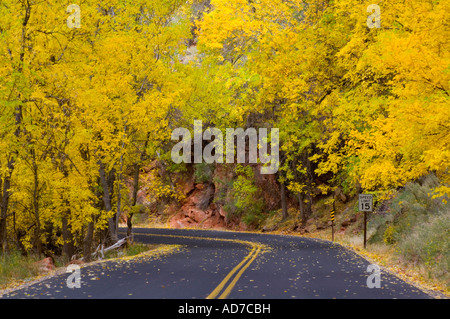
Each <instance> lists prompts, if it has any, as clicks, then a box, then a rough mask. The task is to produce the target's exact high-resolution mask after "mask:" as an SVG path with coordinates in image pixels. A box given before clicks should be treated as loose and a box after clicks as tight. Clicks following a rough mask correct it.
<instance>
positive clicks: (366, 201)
mask: <svg viewBox="0 0 450 319" xmlns="http://www.w3.org/2000/svg"><path fill="white" fill-rule="evenodd" d="M359 211H360V212H372V211H373V195H368V194H360V195H359Z"/></svg>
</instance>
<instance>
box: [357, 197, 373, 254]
mask: <svg viewBox="0 0 450 319" xmlns="http://www.w3.org/2000/svg"><path fill="white" fill-rule="evenodd" d="M358 208H359V211H360V212H364V248H366V242H367V213H368V212H373V195H369V194H360V195H359V202H358Z"/></svg>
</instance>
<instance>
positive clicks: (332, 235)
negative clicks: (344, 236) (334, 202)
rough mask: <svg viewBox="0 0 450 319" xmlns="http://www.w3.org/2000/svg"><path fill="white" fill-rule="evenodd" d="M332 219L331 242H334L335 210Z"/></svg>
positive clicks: (331, 215)
mask: <svg viewBox="0 0 450 319" xmlns="http://www.w3.org/2000/svg"><path fill="white" fill-rule="evenodd" d="M330 218H331V241H334V210H333V211H332V212H331V214H330Z"/></svg>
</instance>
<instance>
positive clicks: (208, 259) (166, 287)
mask: <svg viewBox="0 0 450 319" xmlns="http://www.w3.org/2000/svg"><path fill="white" fill-rule="evenodd" d="M134 239H135V241H138V242H142V243H149V244H166V245H177V246H176V247H177V248H176V249H175V250H173V251H171V252H170V253H167V254H161V255H160V256H158V257H149V258H135V259H126V260H118V261H117V260H116V261H114V260H113V261H105V262H102V263H95V264H93V265H87V266H83V267H81V269H80V278H81V286H80V288H68V287H67V278H68V277H69V276H70V273H67V274H66V273H63V274H60V275H57V276H53V277H51V278H49V279H46V280H43V281H41V282H39V283H36V284H33V285H29V286H28V287H26V288H23V289H18V290H15V291H13V292H10V293H8V294H5V295H3V297H2V298H15V299H16V298H27V299H29V298H39V299H40V298H56V299H88V298H94V299H117V298H120V299H125V298H132V299H258V300H259V299H291V298H294V299H305V298H306V299H315V298H318V299H333V298H337V299H395V298H402V299H424V298H426V299H428V298H431V297H430V296H428V295H427V294H426V293H424V292H422V291H421V290H419V289H418V288H416V287H414V286H412V285H410V284H408V283H406V282H404V281H403V280H401V279H399V278H398V277H396V276H394V275H392V274H390V273H388V272H386V271H384V270H383V269H381V272H379V273H376V270H375V271H374V270H373V269H376V268H377V267H375V268H371V267H369V265H370V263H369V262H368V261H367V260H365V259H364V258H362V257H360V256H359V255H357V254H355V253H354V252H352V251H349V250H348V249H345V248H344V247H342V246H340V245H338V244H335V243H332V242H328V241H324V240H317V239H311V238H304V237H296V236H284V235H269V234H255V233H243V232H227V231H210V230H185V229H184V230H183V229H134ZM368 267H369V271H368ZM377 280H378V283H379V285H378V286H377V285H374V283H376V282H377ZM369 286H371V287H369Z"/></svg>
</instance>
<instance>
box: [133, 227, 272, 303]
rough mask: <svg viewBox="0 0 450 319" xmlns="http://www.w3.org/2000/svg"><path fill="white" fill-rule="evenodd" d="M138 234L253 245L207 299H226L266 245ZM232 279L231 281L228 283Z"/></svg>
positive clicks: (159, 235) (233, 240)
mask: <svg viewBox="0 0 450 319" xmlns="http://www.w3.org/2000/svg"><path fill="white" fill-rule="evenodd" d="M136 235H145V236H154V237H171V238H185V239H196V240H217V241H225V242H233V243H239V244H243V245H248V246H250V247H252V249H251V251H250V253H249V254H248V255H247V256H246V257H245V258H244V259H243V260H242V261H241V262H240V263H239V264H238V265H237V266H236V267H234V268H233V269H232V270H231V271H230V272H229V273H228V275H227V276H226V277H225V278H224V279H223V280H222V281H221V282H220V284H219V285H218V286H217V287H216V288H215V289H214V290H213V291H212V292H211V293H210V294H209V295H208V296H207V297H206V299H215V298H216V297H217V296H219V294H220V293H221V292H222V293H221V294H220V296H219V297H218V298H217V299H226V298H227V297H228V296H229V294H230V293H231V291H232V290H233V288H234V286H236V283H237V282H238V280H239V278H241V276H242V274H243V273H244V272H245V270H246V269H247V268H248V267H250V265H251V264H252V263H253V261H255V259H256V257H258V254H260V253H261V251H262V249H263V248H264V247H265V246H264V245H262V244H259V243H255V242H250V241H243V240H237V239H222V238H213V237H194V236H181V235H180V236H179V235H163V234H146V233H136ZM230 280H231V282H230V283H228V282H229V281H230Z"/></svg>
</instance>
